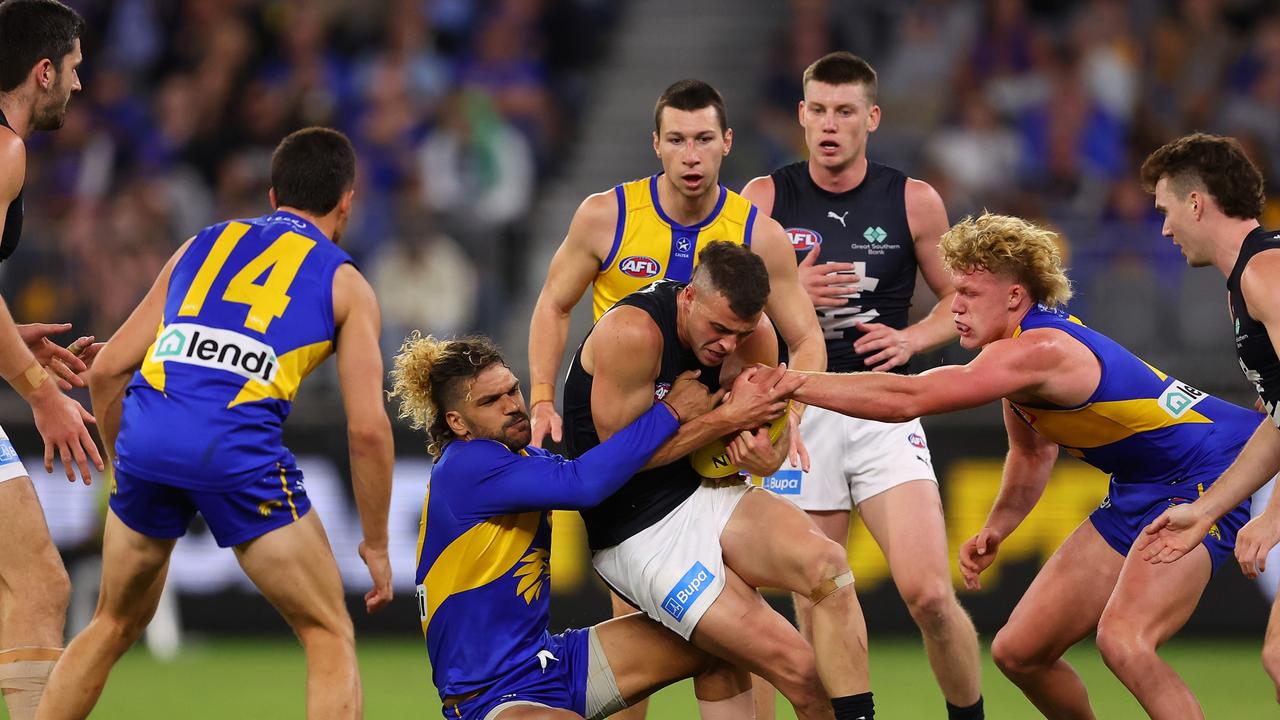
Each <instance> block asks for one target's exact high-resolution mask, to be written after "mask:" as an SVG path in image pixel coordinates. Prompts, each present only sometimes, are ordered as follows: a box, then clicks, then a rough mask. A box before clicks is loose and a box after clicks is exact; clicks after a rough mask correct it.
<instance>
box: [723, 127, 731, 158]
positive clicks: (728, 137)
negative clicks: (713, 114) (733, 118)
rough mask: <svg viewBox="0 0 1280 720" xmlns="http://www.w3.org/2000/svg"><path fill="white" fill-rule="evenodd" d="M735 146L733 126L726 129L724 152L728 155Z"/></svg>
mask: <svg viewBox="0 0 1280 720" xmlns="http://www.w3.org/2000/svg"><path fill="white" fill-rule="evenodd" d="M732 148H733V128H729V129H727V130H725V131H724V154H725V155H728V154H729V150H731V149H732Z"/></svg>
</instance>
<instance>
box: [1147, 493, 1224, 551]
mask: <svg viewBox="0 0 1280 720" xmlns="http://www.w3.org/2000/svg"><path fill="white" fill-rule="evenodd" d="M1211 527H1213V518H1210V517H1206V516H1205V515H1203V514H1202V513H1201V512H1200V508H1198V507H1196V503H1180V504H1178V505H1174V506H1173V507H1171V508H1169V509H1168V510H1165V511H1164V512H1163V513H1161V514H1160V517H1158V518H1156V519H1155V520H1152V521H1151V524H1150V525H1148V526H1146V527H1145V528H1143V529H1142V533H1141V534H1139V535H1138V539H1137V540H1136V541H1134V544H1133V549H1134V550H1135V551H1136V552H1138V553H1139V554H1141V555H1142V559H1143V560H1146V561H1147V562H1149V563H1171V562H1173V561H1174V560H1177V559H1178V558H1180V557H1182V556H1183V555H1186V554H1187V553H1189V552H1191V551H1192V550H1194V549H1195V547H1196V546H1197V545H1199V544H1200V543H1201V541H1203V540H1204V536H1205V535H1208V534H1209V528H1211Z"/></svg>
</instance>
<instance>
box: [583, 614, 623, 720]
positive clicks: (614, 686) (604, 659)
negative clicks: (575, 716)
mask: <svg viewBox="0 0 1280 720" xmlns="http://www.w3.org/2000/svg"><path fill="white" fill-rule="evenodd" d="M587 645H588V648H589V650H590V655H589V656H588V657H589V659H588V663H587V707H586V708H585V709H586V711H587V718H588V719H589V720H591V719H594V718H604V717H608V716H610V715H612V714H614V713H616V712H618V711H619V710H621V709H623V708H625V707H626V706H627V701H626V699H625V698H623V697H622V690H620V689H619V688H618V679H617V677H615V676H614V674H613V668H612V667H610V666H609V656H608V655H606V654H605V652H604V645H603V644H601V642H600V634H599V632H598V631H597V630H596V629H595V628H594V627H593V628H590V629H589V630H588V631H587Z"/></svg>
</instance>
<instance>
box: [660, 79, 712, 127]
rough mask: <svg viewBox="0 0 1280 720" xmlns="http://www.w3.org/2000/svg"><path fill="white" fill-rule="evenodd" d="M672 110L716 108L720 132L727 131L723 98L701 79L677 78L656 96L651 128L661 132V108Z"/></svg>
mask: <svg viewBox="0 0 1280 720" xmlns="http://www.w3.org/2000/svg"><path fill="white" fill-rule="evenodd" d="M667 107H669V108H671V109H673V110H684V111H686V112H688V111H692V110H701V109H702V108H705V107H712V108H715V109H716V117H717V118H719V120H720V132H721V133H725V132H728V131H729V118H728V116H727V115H726V114H725V111H724V98H722V97H720V91H719V90H716V89H715V88H713V87H711V85H710V84H709V83H705V82H703V81H701V80H677V81H676V82H674V83H672V84H671V86H670V87H668V88H667V89H666V90H663V91H662V95H660V96H658V102H657V104H655V105H654V106H653V130H654V132H659V133H660V132H662V108H667Z"/></svg>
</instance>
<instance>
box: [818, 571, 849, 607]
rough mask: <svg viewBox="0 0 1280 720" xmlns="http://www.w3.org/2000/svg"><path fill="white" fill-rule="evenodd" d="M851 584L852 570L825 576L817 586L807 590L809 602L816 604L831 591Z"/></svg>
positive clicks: (824, 598)
mask: <svg viewBox="0 0 1280 720" xmlns="http://www.w3.org/2000/svg"><path fill="white" fill-rule="evenodd" d="M852 584H853V571H852V570H849V571H847V572H845V573H844V574H842V575H837V576H835V577H831V578H827V579H826V580H823V581H822V582H820V583H818V586H817V587H815V588H814V589H812V590H810V591H809V602H811V603H813V604H814V605H817V604H818V603H820V602H822V601H823V600H826V599H827V598H828V597H829V596H830V595H831V594H832V593H834V592H835V591H837V590H839V589H840V588H842V587H844V586H846V585H852Z"/></svg>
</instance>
